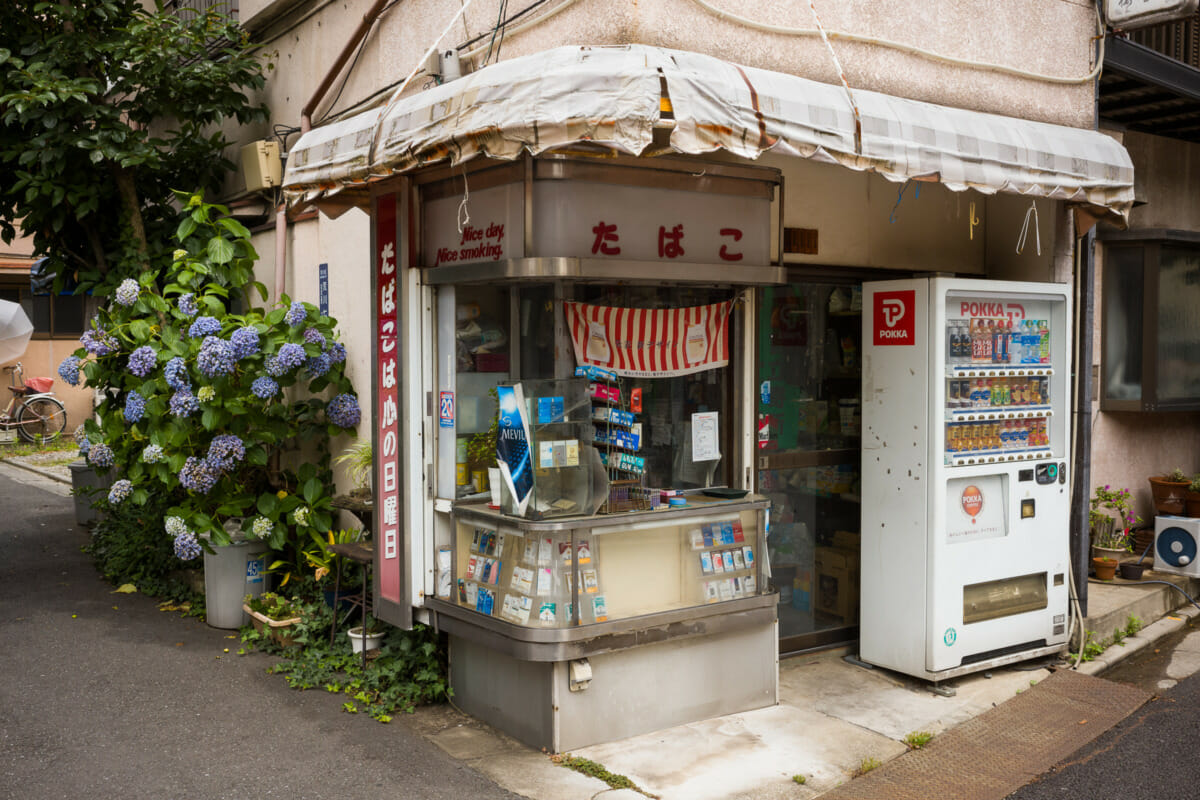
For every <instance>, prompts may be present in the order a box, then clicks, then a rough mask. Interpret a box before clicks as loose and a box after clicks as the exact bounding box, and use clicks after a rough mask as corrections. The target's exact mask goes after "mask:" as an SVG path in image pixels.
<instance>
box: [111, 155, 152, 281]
mask: <svg viewBox="0 0 1200 800" xmlns="http://www.w3.org/2000/svg"><path fill="white" fill-rule="evenodd" d="M113 178H114V179H115V180H116V183H117V192H119V193H120V195H121V204H122V205H123V206H125V212H126V213H127V214H128V215H129V231H130V233H131V234H132V235H133V241H134V244H135V245H136V246H137V254H138V261H140V262H141V263H140V264H139V269H138V271H139V272H140V271H143V270H146V269H149V268H150V247H149V244H148V243H147V242H146V224H145V222H143V221H142V207H141V203H139V202H138V194H137V188H136V187H135V186H134V185H133V173H132V172H130V171H129V170H128V169H126V168H124V167H119V166H116V165H114V166H113Z"/></svg>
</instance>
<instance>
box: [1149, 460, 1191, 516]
mask: <svg viewBox="0 0 1200 800" xmlns="http://www.w3.org/2000/svg"><path fill="white" fill-rule="evenodd" d="M1190 485H1191V481H1190V480H1189V479H1188V476H1187V475H1186V474H1184V471H1183V470H1181V469H1179V468H1178V467H1176V468H1175V469H1174V470H1173V471H1172V472H1171V474H1169V475H1164V476H1161V477H1158V478H1151V479H1150V493H1151V494H1152V495H1153V496H1154V510H1155V511H1157V512H1158V513H1159V514H1182V513H1183V512H1184V508H1185V503H1186V497H1187V491H1188V486H1190Z"/></svg>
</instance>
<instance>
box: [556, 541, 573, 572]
mask: <svg viewBox="0 0 1200 800" xmlns="http://www.w3.org/2000/svg"><path fill="white" fill-rule="evenodd" d="M558 558H559V560H560V561H561V562H562V564H563V566H564V567H569V566H571V543H570V542H559V543H558Z"/></svg>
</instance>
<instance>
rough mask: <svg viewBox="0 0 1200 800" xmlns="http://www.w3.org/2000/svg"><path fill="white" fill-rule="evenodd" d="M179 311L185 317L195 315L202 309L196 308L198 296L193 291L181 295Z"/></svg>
mask: <svg viewBox="0 0 1200 800" xmlns="http://www.w3.org/2000/svg"><path fill="white" fill-rule="evenodd" d="M178 308H179V313H180V314H183V315H184V316H185V317H194V316H196V312H197V311H199V310H200V309H198V308H196V296H195V295H193V294H192V293H191V292H188V293H187V294H181V295H179V305H178Z"/></svg>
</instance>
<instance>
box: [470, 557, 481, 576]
mask: <svg viewBox="0 0 1200 800" xmlns="http://www.w3.org/2000/svg"><path fill="white" fill-rule="evenodd" d="M481 561H483V559H482V558H480V557H479V556H471V557H470V558H469V559H468V560H467V577H468V578H470V579H471V580H479V563H480V562H481Z"/></svg>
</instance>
